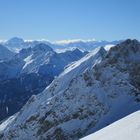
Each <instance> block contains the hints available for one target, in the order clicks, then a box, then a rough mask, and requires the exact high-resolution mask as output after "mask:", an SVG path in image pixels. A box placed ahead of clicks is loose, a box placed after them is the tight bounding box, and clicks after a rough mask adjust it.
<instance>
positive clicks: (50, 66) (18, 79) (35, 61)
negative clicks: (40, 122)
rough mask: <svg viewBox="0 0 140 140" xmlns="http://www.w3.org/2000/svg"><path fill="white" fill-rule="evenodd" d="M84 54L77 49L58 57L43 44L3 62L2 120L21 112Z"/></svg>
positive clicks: (0, 76)
mask: <svg viewBox="0 0 140 140" xmlns="http://www.w3.org/2000/svg"><path fill="white" fill-rule="evenodd" d="M85 54H86V52H81V51H80V50H78V49H74V50H71V51H67V52H64V53H56V52H55V51H53V49H52V48H51V47H50V46H48V45H46V44H43V43H41V44H37V45H36V46H34V47H32V48H25V49H22V50H21V51H20V52H19V53H17V54H16V56H15V57H14V58H13V59H11V60H9V61H2V62H0V89H1V90H0V112H2V113H1V115H0V120H2V119H5V118H6V117H8V116H9V115H13V114H14V113H15V112H17V111H19V109H20V108H21V107H22V106H23V105H24V104H25V102H26V101H27V100H28V99H29V98H30V97H31V95H33V94H38V93H40V92H42V91H43V90H44V88H45V87H46V86H47V85H49V84H50V83H51V82H52V80H53V79H54V78H55V76H58V75H59V74H60V73H61V72H62V71H63V70H64V68H65V66H66V65H68V64H70V63H72V62H73V61H76V60H79V59H80V58H81V57H83V56H84V55H85ZM7 109H8V111H7Z"/></svg>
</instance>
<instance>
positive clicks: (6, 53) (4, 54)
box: [0, 45, 15, 61]
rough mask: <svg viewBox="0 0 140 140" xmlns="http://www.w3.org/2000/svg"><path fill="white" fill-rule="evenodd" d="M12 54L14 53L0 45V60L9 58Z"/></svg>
mask: <svg viewBox="0 0 140 140" xmlns="http://www.w3.org/2000/svg"><path fill="white" fill-rule="evenodd" d="M14 55H15V53H13V52H11V51H10V50H8V49H7V48H6V47H5V46H3V45H0V61H5V60H10V59H11V58H12V57H13V56H14Z"/></svg>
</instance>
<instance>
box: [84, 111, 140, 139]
mask: <svg viewBox="0 0 140 140" xmlns="http://www.w3.org/2000/svg"><path fill="white" fill-rule="evenodd" d="M139 138H140V111H137V112H135V113H133V114H131V115H128V116H127V117H125V118H123V119H121V120H119V121H116V122H115V123H113V124H111V125H109V126H107V127H105V128H103V129H101V130H100V131H97V132H96V133H93V134H91V135H89V136H87V137H85V138H82V139H81V140H138V139H139Z"/></svg>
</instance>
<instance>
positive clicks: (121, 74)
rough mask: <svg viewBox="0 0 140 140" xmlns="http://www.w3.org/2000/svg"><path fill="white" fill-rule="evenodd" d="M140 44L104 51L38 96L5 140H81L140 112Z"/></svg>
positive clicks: (67, 71)
mask: <svg viewBox="0 0 140 140" xmlns="http://www.w3.org/2000/svg"><path fill="white" fill-rule="evenodd" d="M139 58H140V43H139V42H138V41H136V40H126V41H125V42H123V43H121V44H119V45H117V46H115V47H113V48H111V49H110V50H109V51H108V52H106V51H105V50H104V49H103V48H98V49H96V50H94V51H93V52H91V53H89V54H87V55H86V56H85V57H83V58H82V59H80V60H79V61H77V62H75V63H72V64H71V65H69V66H68V67H67V68H66V69H65V70H64V72H63V73H61V74H60V75H59V76H58V77H57V78H56V79H55V80H54V81H53V82H52V83H51V84H50V85H49V86H48V87H46V89H45V90H44V91H43V92H42V93H41V94H38V95H37V96H32V97H31V98H30V99H29V100H28V102H27V103H26V104H25V106H24V107H23V108H22V109H21V110H20V112H19V114H18V115H17V116H16V117H15V119H14V120H13V121H12V122H11V124H10V125H8V126H7V127H6V128H5V130H4V131H1V139H2V140H5V139H11V140H19V139H20V140H28V139H29V140H30V139H35V140H62V139H63V140H65V139H66V140H77V139H79V138H82V137H84V136H86V135H88V134H90V133H93V132H95V131H97V130H99V129H101V128H103V127H105V126H107V125H109V124H110V123H112V122H114V121H116V120H118V119H120V118H122V117H124V116H126V115H128V114H130V113H132V112H134V111H136V110H139V109H140V91H139V90H140V83H139V80H140V73H139V64H140V59H139Z"/></svg>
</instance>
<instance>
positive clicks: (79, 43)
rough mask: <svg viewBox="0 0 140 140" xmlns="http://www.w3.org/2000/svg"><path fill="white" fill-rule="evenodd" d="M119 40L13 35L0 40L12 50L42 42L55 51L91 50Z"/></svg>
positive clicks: (114, 43) (113, 43)
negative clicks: (24, 38) (22, 36)
mask: <svg viewBox="0 0 140 140" xmlns="http://www.w3.org/2000/svg"><path fill="white" fill-rule="evenodd" d="M120 42H121V41H120V40H119V41H105V40H103V41H96V40H94V39H91V40H81V39H76V40H62V41H56V42H50V41H48V40H23V39H22V38H18V37H13V38H11V39H9V40H7V41H3V42H1V44H3V45H4V46H6V47H7V48H9V49H10V50H12V51H18V50H20V49H21V48H28V47H33V46H35V45H37V44H39V43H44V44H47V45H49V46H50V47H52V48H53V49H54V50H56V51H63V50H67V49H72V48H79V49H82V50H86V51H91V50H93V49H95V48H97V47H99V46H103V47H104V46H106V45H116V44H118V43H120Z"/></svg>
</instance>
